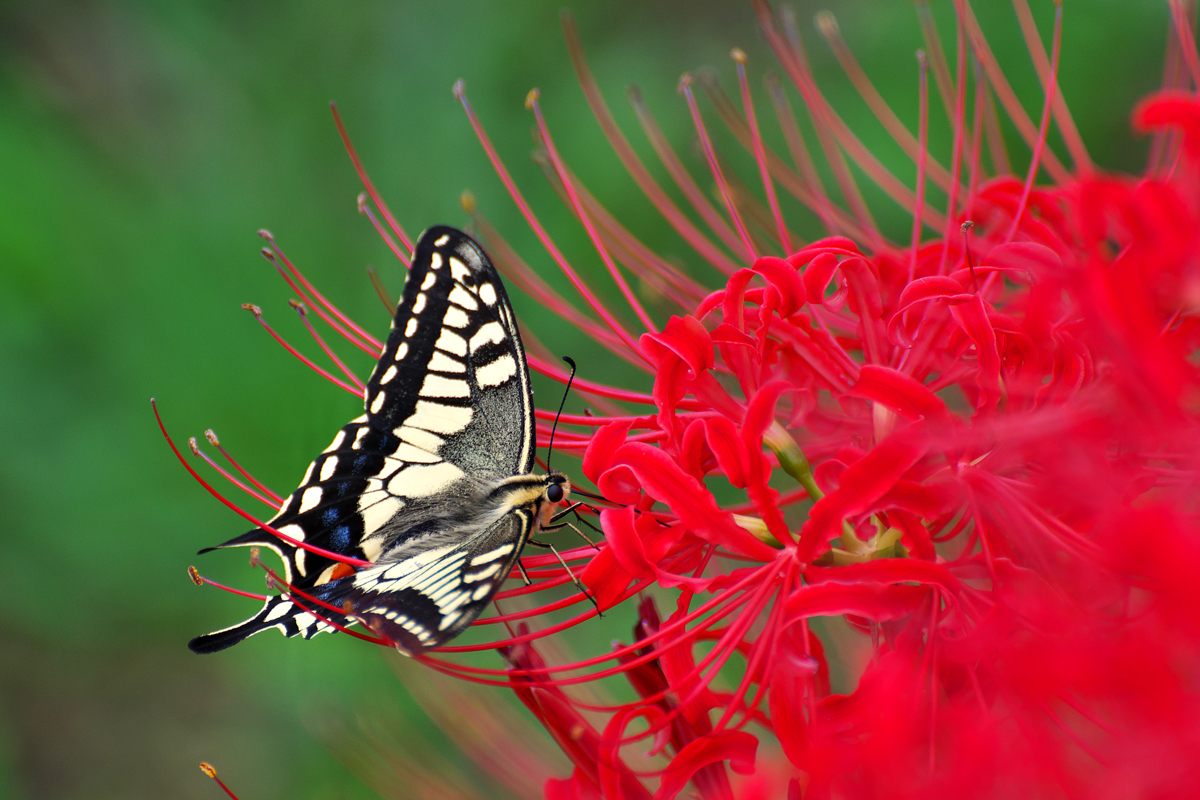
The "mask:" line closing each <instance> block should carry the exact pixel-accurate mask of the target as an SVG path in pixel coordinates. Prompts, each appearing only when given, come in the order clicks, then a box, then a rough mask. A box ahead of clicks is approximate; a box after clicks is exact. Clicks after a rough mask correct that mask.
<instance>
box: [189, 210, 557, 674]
mask: <svg viewBox="0 0 1200 800" xmlns="http://www.w3.org/2000/svg"><path fill="white" fill-rule="evenodd" d="M365 407H366V408H365V413H364V414H363V415H361V416H359V417H357V418H355V419H354V420H352V421H351V422H349V423H348V424H347V425H346V426H345V427H343V428H342V430H341V431H339V432H338V434H337V436H336V437H335V438H334V440H333V442H332V443H331V444H330V445H329V447H327V448H326V449H325V450H324V451H323V452H322V453H321V454H320V455H319V456H318V457H317V458H316V459H315V460H314V461H313V462H312V464H311V465H310V466H309V468H308V471H307V472H306V473H305V476H304V479H303V480H302V481H301V483H300V486H299V487H298V488H297V489H296V490H295V491H294V492H292V494H291V495H290V496H289V497H288V498H287V499H286V500H285V501H284V503H283V506H282V508H281V509H280V512H279V513H278V514H277V515H276V516H275V517H274V518H273V519H272V520H270V521H269V524H270V525H272V526H273V527H274V528H276V529H277V530H279V531H281V532H282V533H284V534H286V535H288V536H290V537H292V538H294V539H297V540H300V541H303V542H305V543H307V544H311V545H314V546H316V547H319V548H322V549H325V550H330V551H332V552H335V553H338V554H341V555H346V556H350V557H353V558H358V559H363V560H368V561H376V560H379V559H380V558H381V557H382V556H384V555H385V554H386V553H389V552H392V551H394V550H396V548H399V547H402V546H403V544H404V542H405V541H406V540H407V539H408V538H410V537H416V538H417V539H420V540H423V537H425V538H427V535H428V533H429V531H430V530H431V528H430V526H431V525H432V526H433V528H436V529H437V530H439V531H440V532H441V533H440V535H447V534H446V533H445V532H446V531H447V530H451V529H455V526H456V525H457V526H458V529H459V530H460V533H459V534H458V535H459V536H460V537H467V538H469V537H470V536H471V535H472V534H473V533H475V532H477V531H476V529H475V527H473V526H475V525H476V524H477V523H478V521H479V520H478V515H474V516H472V515H471V514H469V513H468V514H463V513H462V510H461V509H458V508H456V505H457V504H460V503H463V502H467V501H469V499H470V498H473V497H475V496H476V495H478V494H479V492H480V487H486V486H488V485H494V484H496V483H499V482H501V481H503V480H504V479H506V478H509V477H511V476H513V475H522V474H525V473H527V472H529V471H530V469H531V468H532V466H533V455H534V454H533V445H534V435H533V432H534V421H533V403H532V391H531V389H530V386H529V373H528V368H527V365H526V360H525V352H524V349H523V348H522V346H521V340H520V334H519V332H518V330H517V325H516V320H515V317H514V315H513V313H512V308H511V306H510V305H509V302H508V297H507V294H506V293H505V290H504V285H503V283H502V282H501V280H500V276H499V273H498V272H497V271H496V269H495V267H494V266H493V265H492V263H491V261H490V260H489V259H488V257H487V255H486V254H485V253H484V252H483V250H482V249H481V248H480V247H479V245H478V244H476V243H475V242H474V241H473V240H472V239H471V238H470V237H468V236H467V235H466V234H464V233H462V232H460V231H458V230H455V229H454V228H450V227H444V226H439V227H434V228H430V229H429V230H427V231H425V232H424V233H423V234H422V235H421V237H420V239H419V240H418V242H417V246H416V250H415V252H414V255H413V261H412V266H411V268H410V270H409V273H408V277H407V280H406V282H405V286H404V292H403V295H402V297H401V299H400V302H399V304H398V307H397V310H396V315H395V317H394V319H393V322H392V328H391V332H390V333H389V336H388V339H387V342H386V344H385V345H384V349H383V354H382V356H381V357H380V360H379V363H378V364H377V365H376V367H375V369H374V371H373V373H372V375H371V378H370V381H369V382H368V384H367V388H366V397H365ZM456 518H457V521H456ZM439 521H442V522H441V523H440V524H439ZM414 544H415V543H414ZM522 544H523V542H522ZM246 545H260V546H264V547H268V548H270V549H272V550H274V551H275V552H277V553H278V554H279V555H280V556H281V558H282V559H283V562H284V574H283V575H282V576H281V577H282V578H283V579H284V580H285V581H287V582H288V583H289V584H291V585H292V586H294V587H295V588H296V589H298V590H300V591H304V592H306V593H308V594H313V595H316V596H320V597H321V599H322V600H324V601H325V602H330V603H331V604H333V605H339V604H340V603H341V602H342V600H343V598H344V597H345V596H346V595H347V594H348V593H350V592H351V591H354V590H356V589H357V587H356V584H355V580H357V578H354V577H351V576H348V575H346V574H345V573H347V572H348V570H347V568H346V567H345V566H344V565H341V564H339V563H338V562H336V561H334V560H332V559H329V558H327V557H324V556H320V555H317V554H314V553H312V552H308V551H305V550H304V549H302V548H297V547H295V546H293V545H290V544H289V543H287V542H284V541H281V540H279V539H278V538H277V537H275V536H273V535H272V534H270V533H269V532H267V531H264V530H262V529H255V530H252V531H250V532H248V533H246V534H244V535H242V536H240V537H237V538H235V539H233V540H230V541H229V542H226V543H225V544H223V545H221V547H230V546H246ZM505 574H507V572H506V573H505ZM321 613H322V615H324V616H328V617H330V618H332V619H334V620H335V621H338V622H339V623H341V622H343V621H344V618H341V617H339V616H338V615H337V614H335V613H331V612H327V611H322V612H321ZM271 627H275V628H278V629H279V630H280V631H282V632H283V633H284V634H285V635H288V636H294V635H301V636H304V637H305V638H310V637H311V636H313V635H315V634H316V633H317V632H319V631H321V630H328V629H329V626H328V625H325V624H324V623H322V622H321V621H320V620H318V619H317V618H316V617H314V616H313V615H312V614H310V613H308V612H306V611H305V610H304V609H302V608H299V607H297V606H295V605H293V604H291V603H289V602H287V601H286V600H283V601H280V600H278V598H271V599H270V600H268V601H267V604H266V605H265V606H264V608H263V609H262V611H260V613H259V614H256V615H255V616H254V617H252V618H251V619H249V620H246V621H245V622H244V623H242V624H241V625H238V626H234V627H232V628H228V629H226V630H225V631H220V632H217V633H215V634H209V635H208V636H202V637H198V638H197V639H194V640H192V642H191V647H192V649H193V650H197V651H199V652H212V651H214V650H218V649H223V648H225V647H228V646H230V645H232V644H235V643H236V642H238V641H241V639H243V638H245V637H246V636H249V635H252V634H254V633H257V632H259V631H261V630H266V629H267V628H271Z"/></svg>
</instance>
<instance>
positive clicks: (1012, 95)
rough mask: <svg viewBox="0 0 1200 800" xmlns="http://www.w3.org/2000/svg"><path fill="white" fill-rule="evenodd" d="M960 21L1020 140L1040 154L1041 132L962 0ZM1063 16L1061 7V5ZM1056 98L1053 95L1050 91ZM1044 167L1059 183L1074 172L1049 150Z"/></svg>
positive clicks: (966, 4)
mask: <svg viewBox="0 0 1200 800" xmlns="http://www.w3.org/2000/svg"><path fill="white" fill-rule="evenodd" d="M958 8H959V19H961V20H962V21H963V23H964V24H965V25H966V28H967V37H968V38H969V39H970V40H971V49H972V50H973V51H974V53H975V57H976V58H978V59H979V62H980V64H982V65H983V71H984V72H985V73H987V77H988V82H989V83H990V84H991V85H992V87H993V88H994V89H995V90H996V96H997V97H998V98H999V99H1000V104H1001V105H1003V106H1004V110H1005V111H1007V112H1008V118H1009V119H1010V120H1011V121H1012V123H1013V125H1015V126H1016V128H1017V132H1018V133H1020V134H1021V138H1022V139H1024V140H1025V143H1026V144H1027V145H1029V149H1030V150H1033V151H1035V152H1036V151H1038V150H1039V149H1040V146H1039V145H1038V132H1037V129H1036V128H1034V127H1033V120H1031V119H1030V118H1029V115H1028V114H1026V113H1025V109H1024V107H1023V106H1022V105H1021V101H1020V100H1018V99H1017V95H1016V92H1014V91H1013V89H1012V86H1010V85H1009V83H1008V79H1007V78H1005V77H1004V71H1003V70H1002V69H1001V68H1000V64H999V62H997V61H996V56H995V55H994V54H993V53H992V48H991V47H990V46H989V45H988V43H987V39H985V38H984V36H983V30H982V29H981V28H980V27H979V21H978V20H977V19H975V12H974V11H972V10H971V4H970V3H969V2H966V0H962V2H961V4H960V5H959V7H958ZM1058 9H1059V12H1057V13H1061V10H1062V6H1061V5H1060V6H1058ZM1049 94H1050V96H1051V97H1052V98H1053V96H1054V93H1053V92H1049ZM1042 166H1044V167H1045V168H1046V171H1047V172H1048V173H1050V177H1051V178H1053V179H1054V180H1055V181H1056V182H1058V183H1067V182H1068V181H1069V180H1070V178H1071V173H1070V172H1069V171H1068V170H1067V168H1066V167H1064V166H1063V163H1062V162H1061V161H1059V160H1058V156H1056V155H1054V153H1053V152H1052V151H1050V150H1046V151H1045V153H1044V155H1043V156H1042Z"/></svg>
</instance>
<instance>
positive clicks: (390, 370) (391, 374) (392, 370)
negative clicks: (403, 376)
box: [379, 364, 398, 383]
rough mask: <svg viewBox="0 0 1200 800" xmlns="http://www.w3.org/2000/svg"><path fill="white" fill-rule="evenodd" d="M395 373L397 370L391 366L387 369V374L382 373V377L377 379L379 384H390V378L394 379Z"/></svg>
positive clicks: (393, 365) (394, 366)
mask: <svg viewBox="0 0 1200 800" xmlns="http://www.w3.org/2000/svg"><path fill="white" fill-rule="evenodd" d="M397 371H398V370H397V369H396V365H395V364H392V365H391V366H390V367H388V368H387V372H385V373H383V377H382V378H380V379H379V382H380V383H391V382H392V378H394V377H396V372H397Z"/></svg>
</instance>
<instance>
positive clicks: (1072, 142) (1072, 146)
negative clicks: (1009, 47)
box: [1012, 0, 1096, 175]
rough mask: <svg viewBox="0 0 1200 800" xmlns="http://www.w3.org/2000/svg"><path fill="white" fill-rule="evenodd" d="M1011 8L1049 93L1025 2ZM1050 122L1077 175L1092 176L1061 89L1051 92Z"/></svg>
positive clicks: (1045, 68)
mask: <svg viewBox="0 0 1200 800" xmlns="http://www.w3.org/2000/svg"><path fill="white" fill-rule="evenodd" d="M1012 4H1013V8H1014V9H1015V10H1016V12H1017V21H1018V22H1020V24H1021V33H1022V35H1023V36H1024V37H1025V46H1026V48H1028V50H1029V55H1030V57H1032V58H1033V65H1034V67H1035V68H1036V69H1037V73H1038V80H1040V81H1041V83H1042V90H1043V91H1049V89H1048V87H1049V86H1050V79H1051V77H1050V75H1051V72H1052V70H1051V68H1050V62H1049V60H1047V58H1046V48H1045V46H1044V45H1043V44H1042V38H1041V36H1039V35H1038V29H1037V25H1036V24H1035V23H1034V21H1033V14H1032V13H1031V12H1030V10H1029V0H1012ZM1059 5H1061V2H1060V3H1059ZM1054 121H1055V123H1057V125H1058V132H1059V134H1061V135H1062V139H1063V144H1065V145H1066V146H1067V151H1068V152H1069V153H1070V154H1071V159H1072V160H1073V161H1074V162H1075V169H1076V171H1077V172H1079V173H1080V174H1081V175H1087V174H1089V173H1091V172H1094V171H1095V169H1096V165H1095V164H1093V163H1092V158H1091V156H1089V155H1088V151H1087V147H1086V146H1085V145H1084V143H1083V137H1081V136H1080V135H1079V129H1078V128H1076V127H1075V120H1074V118H1072V116H1071V111H1070V109H1068V108H1067V101H1066V100H1065V99H1064V98H1063V93H1062V87H1058V88H1056V89H1055V90H1054Z"/></svg>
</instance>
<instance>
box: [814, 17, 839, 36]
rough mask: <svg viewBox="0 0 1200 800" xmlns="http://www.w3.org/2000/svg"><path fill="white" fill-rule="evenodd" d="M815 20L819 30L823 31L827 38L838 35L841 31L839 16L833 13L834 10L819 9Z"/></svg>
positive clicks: (822, 33)
mask: <svg viewBox="0 0 1200 800" xmlns="http://www.w3.org/2000/svg"><path fill="white" fill-rule="evenodd" d="M813 22H815V23H816V24H817V30H819V31H820V32H821V35H822V36H824V37H826V38H828V37H830V36H837V35H838V34H839V33H840V32H841V31H840V28H838V21H837V17H835V16H834V15H833V12H832V11H818V12H817V13H816V15H815V16H814V17H813Z"/></svg>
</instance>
